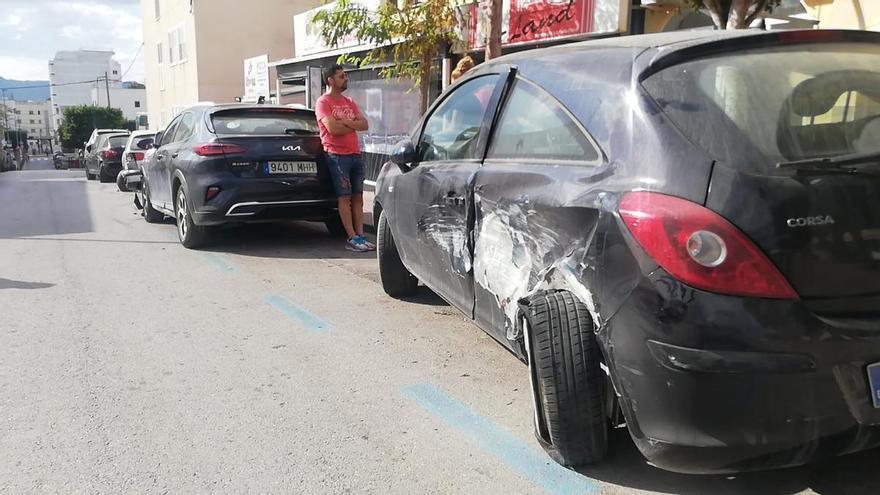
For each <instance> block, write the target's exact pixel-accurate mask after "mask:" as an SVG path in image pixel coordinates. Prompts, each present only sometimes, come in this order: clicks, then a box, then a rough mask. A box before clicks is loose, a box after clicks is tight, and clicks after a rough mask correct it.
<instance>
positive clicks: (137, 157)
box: [129, 151, 144, 161]
mask: <svg viewBox="0 0 880 495" xmlns="http://www.w3.org/2000/svg"><path fill="white" fill-rule="evenodd" d="M129 156H131V157H133V158H134V159H135V160H137V161H141V160H143V159H144V153H143V152H142V151H133V152H132V153H131V155H129Z"/></svg>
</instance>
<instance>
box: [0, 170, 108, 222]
mask: <svg viewBox="0 0 880 495" xmlns="http://www.w3.org/2000/svg"><path fill="white" fill-rule="evenodd" d="M80 175H81V173H80V174H71V173H65V172H57V171H54V170H53V171H33V172H27V171H25V172H14V173H12V174H8V173H7V174H4V175H3V176H2V177H3V180H0V239H16V238H20V237H31V236H45V235H62V234H79V233H85V232H92V231H93V230H94V226H93V224H92V217H91V211H90V205H89V200H88V192H87V190H86V187H87V184H86V182H85V181H84V180H82V179H81V177H80Z"/></svg>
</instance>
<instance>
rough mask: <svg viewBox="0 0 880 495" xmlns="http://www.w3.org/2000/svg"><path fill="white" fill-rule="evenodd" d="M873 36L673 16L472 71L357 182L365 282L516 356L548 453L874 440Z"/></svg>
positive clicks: (654, 458) (757, 453) (705, 451)
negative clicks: (365, 237) (624, 441)
mask: <svg viewBox="0 0 880 495" xmlns="http://www.w3.org/2000/svg"><path fill="white" fill-rule="evenodd" d="M878 127H880V34H878V33H870V32H854V31H813V30H811V31H794V32H791V31H788V32H715V31H707V32H706V31H693V32H691V31H684V32H676V33H665V34H658V35H646V36H627V37H622V38H615V39H605V40H600V41H592V42H586V43H581V44H571V45H565V46H559V47H554V48H547V49H541V50H530V51H525V52H521V53H518V54H514V55H510V56H506V57H502V58H499V59H497V60H493V61H491V62H488V63H485V64H482V65H481V66H479V67H477V68H475V69H474V70H472V71H471V72H469V73H468V74H467V75H466V77H464V78H462V79H461V80H460V81H458V82H457V83H456V84H455V85H454V86H453V87H452V88H451V89H450V90H448V91H447V92H446V93H445V94H443V95H442V96H441V97H440V98H439V99H438V101H437V102H436V103H435V104H434V105H433V106H432V107H431V108H430V109H429V111H428V113H427V115H426V116H425V117H424V118H423V120H422V122H421V124H420V125H419V126H418V128H417V129H416V131H415V132H414V134H413V135H412V136H411V138H410V139H409V140H405V141H404V142H403V143H401V144H400V145H399V146H398V148H397V150H396V151H395V152H394V153H393V155H392V156H391V161H392V163H388V164H386V165H385V166H384V168H383V169H382V171H381V174H380V176H379V178H378V181H377V185H376V191H377V196H376V204H375V207H374V212H375V213H376V214H378V218H379V222H378V229H377V230H378V258H379V269H380V275H381V281H382V286H383V287H384V289H385V291H386V292H387V293H388V294H390V295H392V296H396V297H401V296H406V295H408V294H411V293H412V292H413V290H415V288H416V284H417V283H418V281H421V282H422V283H424V284H425V285H427V286H428V287H430V288H431V289H432V290H434V291H435V292H436V293H437V294H439V295H440V296H441V297H443V298H444V299H445V300H447V301H448V302H449V303H450V304H452V305H453V306H455V307H457V308H458V309H460V310H461V311H462V312H463V313H464V314H465V315H467V316H468V317H471V318H473V319H474V320H475V322H476V323H477V324H478V325H479V326H480V327H482V328H483V329H485V331H486V332H487V333H489V334H490V335H491V336H493V337H494V338H495V339H496V340H498V342H500V343H501V344H503V345H504V346H505V347H507V348H508V349H509V350H510V351H511V352H513V353H514V354H516V355H517V356H518V357H519V358H520V359H521V360H522V361H524V362H525V363H527V364H528V370H529V374H530V379H531V383H532V387H533V395H534V406H535V424H536V435H537V437H538V439H539V441H540V443H541V444H542V445H543V446H544V447H545V448H546V449H547V451H548V452H549V454H550V456H551V457H552V458H553V459H555V460H556V461H558V462H560V463H561V464H564V465H567V466H576V465H582V464H589V463H594V462H598V461H600V460H601V459H602V458H603V457H604V456H605V453H606V448H607V443H608V436H607V435H608V433H607V432H608V428H609V427H610V426H611V427H613V426H620V425H622V424H624V423H625V424H626V426H627V427H628V429H629V432H630V434H631V436H632V437H633V439H634V440H635V443H636V445H637V446H638V448H639V450H640V451H641V452H642V454H643V455H644V456H645V457H646V458H647V459H648V460H649V461H650V462H651V463H652V464H654V465H657V466H659V467H661V468H665V469H669V470H674V471H681V472H699V473H705V472H730V471H741V470H750V469H764V468H770V467H776V466H789V465H797V464H802V463H805V462H808V461H811V460H814V459H817V458H822V457H830V456H835V455H840V454H845V453H849V452H854V451H859V450H864V449H868V448H873V447H876V446H877V445H878V443H880V331H878V325H877V321H878V319H880V309H878V308H880V276H878V275H880V264H878V263H877V253H878V252H880V230H878V228H880V225H878V220H877V219H878V218H880V202H878V199H877V198H878V193H880V174H878V171H880V132H878V131H880V128H878Z"/></svg>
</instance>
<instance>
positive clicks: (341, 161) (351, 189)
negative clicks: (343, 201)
mask: <svg viewBox="0 0 880 495" xmlns="http://www.w3.org/2000/svg"><path fill="white" fill-rule="evenodd" d="M327 158H328V160H327V168H328V169H329V170H330V180H331V181H333V189H334V190H335V191H336V196H338V197H342V196H351V195H352V194H360V193H363V192H364V174H365V173H366V168H365V167H364V161H363V160H362V159H361V155H334V154H333V153H327Z"/></svg>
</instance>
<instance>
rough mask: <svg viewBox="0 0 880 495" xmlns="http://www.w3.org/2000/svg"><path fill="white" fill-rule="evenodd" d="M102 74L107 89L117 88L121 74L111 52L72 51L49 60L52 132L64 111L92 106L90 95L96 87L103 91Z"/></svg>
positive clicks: (57, 54) (58, 124) (61, 53)
mask: <svg viewBox="0 0 880 495" xmlns="http://www.w3.org/2000/svg"><path fill="white" fill-rule="evenodd" d="M105 74H106V75H107V79H108V80H109V86H110V88H119V87H121V83H120V82H119V78H120V77H121V75H122V73H121V69H120V65H119V62H117V61H116V60H114V59H113V52H112V51H101V50H75V51H59V52H57V53H56V54H55V58H53V59H52V60H50V61H49V89H50V95H51V96H50V100H51V102H52V115H53V118H52V122H51V125H52V131H53V132H54V131H57V129H58V128H59V127H60V126H61V119H62V118H63V117H64V109H65V108H67V107H70V106H75V105H90V104H91V103H92V96H91V92H92V90H93V89H95V88H97V87H99V86H100V87H101V88H102V89H104V87H105V82H104V79H103V78H104V75H105ZM99 78H100V80H98V79H99ZM92 81H94V83H93V82H92Z"/></svg>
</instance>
